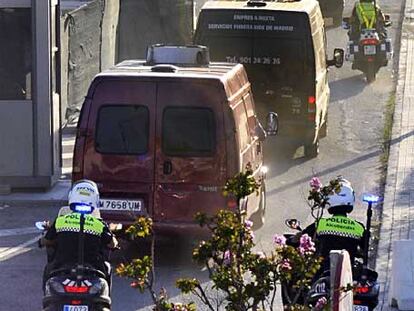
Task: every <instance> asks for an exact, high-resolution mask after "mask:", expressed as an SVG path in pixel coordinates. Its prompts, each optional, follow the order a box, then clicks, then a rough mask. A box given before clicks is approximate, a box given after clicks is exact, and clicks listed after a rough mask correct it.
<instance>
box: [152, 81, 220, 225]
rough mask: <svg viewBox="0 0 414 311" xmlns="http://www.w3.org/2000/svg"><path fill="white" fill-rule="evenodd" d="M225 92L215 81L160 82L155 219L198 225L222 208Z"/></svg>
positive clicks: (158, 93)
mask: <svg viewBox="0 0 414 311" xmlns="http://www.w3.org/2000/svg"><path fill="white" fill-rule="evenodd" d="M220 94H224V91H220V90H219V89H218V83H217V82H195V81H194V79H188V80H186V79H181V80H179V81H168V82H167V81H163V82H158V88H157V120H156V131H157V137H160V140H157V146H156V161H155V163H156V166H155V174H156V175H155V198H154V200H155V202H154V219H155V221H158V222H161V223H170V224H171V223H175V224H178V225H179V224H185V223H189V222H194V215H195V214H196V213H197V212H204V213H208V214H212V213H214V212H216V211H217V210H218V209H219V208H223V207H224V199H223V197H222V194H221V189H222V186H223V185H224V182H225V180H226V162H225V159H226V149H225V147H226V145H225V135H224V125H223V108H222V107H223V106H222V105H223V98H222V97H220Z"/></svg>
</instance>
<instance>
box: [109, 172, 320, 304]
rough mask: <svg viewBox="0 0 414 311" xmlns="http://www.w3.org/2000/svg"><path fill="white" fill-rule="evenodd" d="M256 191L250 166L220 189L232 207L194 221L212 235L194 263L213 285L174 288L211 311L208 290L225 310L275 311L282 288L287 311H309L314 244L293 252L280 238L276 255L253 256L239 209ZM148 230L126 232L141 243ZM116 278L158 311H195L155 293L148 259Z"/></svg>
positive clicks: (248, 227) (189, 282)
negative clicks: (144, 293)
mask: <svg viewBox="0 0 414 311" xmlns="http://www.w3.org/2000/svg"><path fill="white" fill-rule="evenodd" d="M314 185H315V187H313V188H312V189H317V188H318V189H320V186H318V184H317V183H316V181H315V182H314ZM259 189H260V182H258V181H256V180H255V179H254V178H253V172H252V169H251V167H250V166H248V167H247V168H246V170H245V172H242V173H239V174H237V175H236V176H235V177H234V178H231V179H230V180H229V181H228V182H227V183H226V185H225V187H224V191H223V195H225V196H227V197H232V198H235V202H234V204H231V205H230V206H229V205H228V206H227V209H223V210H220V211H219V212H218V213H217V214H216V215H214V216H207V215H205V214H200V213H199V214H197V215H196V217H195V218H196V221H197V222H198V224H199V225H200V226H202V227H207V228H208V229H209V230H210V238H209V239H208V240H205V241H201V242H200V243H199V245H198V246H197V247H196V248H195V249H194V250H193V253H192V257H193V260H195V261H196V262H197V263H198V264H200V265H203V266H204V267H205V268H206V270H207V271H208V274H209V277H210V279H211V280H212V283H213V285H212V288H205V287H203V286H202V285H201V282H200V281H198V280H197V279H195V278H183V279H179V280H177V281H176V285H177V287H178V288H179V289H180V290H181V291H182V293H184V294H189V293H191V294H193V295H195V296H197V297H198V298H199V299H200V300H201V302H202V303H203V304H204V305H205V306H206V307H207V308H208V309H209V310H212V311H214V310H218V307H217V304H213V303H212V302H211V301H210V298H209V293H210V291H211V290H218V291H220V292H221V294H222V295H221V296H222V297H223V303H224V306H225V308H226V310H229V311H233V310H234V311H247V310H273V306H274V302H275V298H276V294H277V292H276V288H277V284H278V283H281V284H282V290H283V292H284V293H285V294H287V295H286V297H287V301H285V309H286V310H311V307H310V306H309V305H307V302H306V299H304V296H305V293H306V291H307V290H308V289H309V287H310V283H311V281H312V278H313V277H314V275H315V273H316V272H317V271H318V269H319V267H320V262H321V259H320V258H319V257H318V256H316V254H315V245H314V242H313V241H312V239H311V238H310V237H309V236H307V235H304V236H302V237H301V238H300V240H299V241H298V246H297V247H294V246H291V245H287V241H286V238H285V237H284V236H280V235H275V236H274V238H273V242H274V250H273V251H271V252H270V254H265V253H264V252H255V251H253V249H254V247H255V243H254V234H253V230H252V227H253V223H252V222H251V221H250V220H248V219H247V218H246V216H247V215H246V211H245V210H244V209H243V208H242V207H241V204H240V203H241V201H242V200H246V199H247V198H248V196H249V195H251V194H254V193H257V192H258V190H259ZM315 198H316V199H317V197H315ZM149 224H151V221H148V222H145V221H144V220H143V219H139V220H138V221H137V224H136V225H134V226H132V227H133V228H132V229H130V232H132V233H133V234H134V235H135V236H139V237H145V236H146V235H147V234H149V233H150V232H151V230H148V227H147V225H149ZM142 231H145V232H146V233H145V234H143V233H142ZM117 273H118V274H119V275H121V276H124V277H128V278H130V279H132V283H131V286H132V287H134V288H137V289H139V290H140V291H144V290H148V291H149V292H150V293H151V296H152V298H153V301H154V305H155V309H156V310H159V311H172V310H180V311H184V310H194V309H195V305H194V304H193V303H191V304H187V305H185V304H177V303H175V304H173V303H169V302H168V297H167V295H166V293H165V292H164V291H162V292H161V293H160V294H156V293H155V292H154V290H153V283H152V279H153V278H152V277H151V275H153V267H152V261H151V259H150V258H145V257H144V258H143V259H135V260H133V261H132V262H131V263H129V264H123V265H120V266H119V267H118V269H117ZM321 304H322V302H321Z"/></svg>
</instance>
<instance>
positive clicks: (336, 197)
mask: <svg viewBox="0 0 414 311" xmlns="http://www.w3.org/2000/svg"><path fill="white" fill-rule="evenodd" d="M339 183H340V185H341V189H340V191H339V192H338V193H337V192H334V193H333V194H331V195H329V196H328V211H329V209H331V208H333V207H342V206H343V207H344V208H346V207H349V208H350V209H349V212H350V211H352V207H353V206H354V204H355V192H354V189H353V188H352V185H351V183H350V182H349V181H348V180H346V179H344V178H343V179H341V180H340V182H339Z"/></svg>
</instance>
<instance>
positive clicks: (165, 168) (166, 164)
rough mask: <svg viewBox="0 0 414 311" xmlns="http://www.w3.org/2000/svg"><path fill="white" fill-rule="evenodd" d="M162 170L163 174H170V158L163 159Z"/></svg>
mask: <svg viewBox="0 0 414 311" xmlns="http://www.w3.org/2000/svg"><path fill="white" fill-rule="evenodd" d="M162 171H163V173H164V175H170V174H171V173H172V163H171V161H170V160H167V161H164V165H163V169H162Z"/></svg>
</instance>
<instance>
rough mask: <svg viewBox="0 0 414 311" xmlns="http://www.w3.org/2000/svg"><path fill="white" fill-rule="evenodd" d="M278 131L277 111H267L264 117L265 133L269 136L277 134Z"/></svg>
mask: <svg viewBox="0 0 414 311" xmlns="http://www.w3.org/2000/svg"><path fill="white" fill-rule="evenodd" d="M278 131H279V118H278V116H277V113H275V112H269V113H268V115H267V118H266V134H267V135H269V136H275V135H277V132H278Z"/></svg>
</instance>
